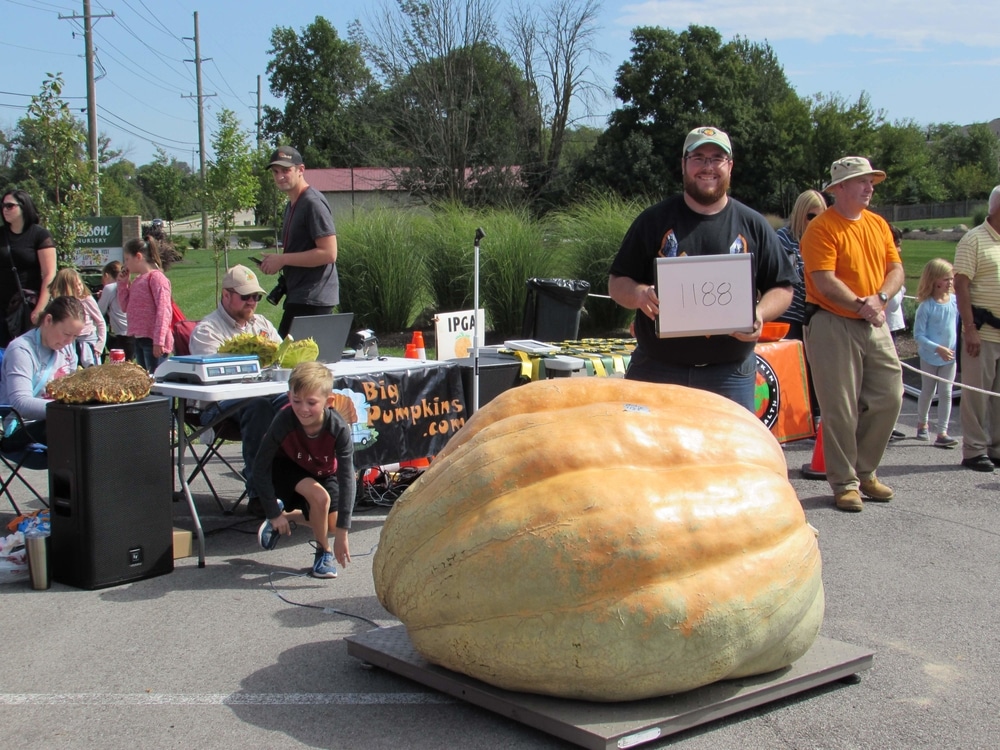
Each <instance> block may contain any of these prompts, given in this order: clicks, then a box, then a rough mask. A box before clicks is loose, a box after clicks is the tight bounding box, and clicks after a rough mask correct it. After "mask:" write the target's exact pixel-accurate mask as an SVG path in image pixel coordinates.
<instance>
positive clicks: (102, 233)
mask: <svg viewBox="0 0 1000 750" xmlns="http://www.w3.org/2000/svg"><path fill="white" fill-rule="evenodd" d="M80 221H81V223H83V224H86V229H85V230H84V231H83V232H81V233H80V234H79V235H77V238H76V257H75V258H74V262H75V263H76V265H77V266H78V267H85V266H103V265H105V264H106V263H110V262H111V261H113V260H121V259H122V219H121V217H120V216H93V217H88V218H86V219H81V220H80Z"/></svg>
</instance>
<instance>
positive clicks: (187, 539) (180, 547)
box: [174, 528, 193, 560]
mask: <svg viewBox="0 0 1000 750" xmlns="http://www.w3.org/2000/svg"><path fill="white" fill-rule="evenodd" d="M192 542H193V535H192V534H191V532H190V531H188V530H187V529H178V528H175V529H174V559H175V560H180V559H181V558H182V557H191V552H192V549H191V548H192Z"/></svg>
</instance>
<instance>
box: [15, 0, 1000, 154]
mask: <svg viewBox="0 0 1000 750" xmlns="http://www.w3.org/2000/svg"><path fill="white" fill-rule="evenodd" d="M386 1H387V0H364V1H362V0H327V1H326V2H316V1H315V0H305V1H303V0H285V1H284V2H276V1H275V0H269V1H268V2H263V1H262V0H91V12H92V13H93V14H94V16H95V17H96V16H97V15H99V14H106V13H110V12H114V14H115V17H114V18H102V19H95V21H94V30H95V44H96V46H97V57H98V60H99V62H100V68H102V69H103V71H104V73H105V75H104V76H103V78H101V79H100V80H99V81H98V83H97V103H98V118H99V129H100V130H101V132H103V133H106V134H107V135H109V136H110V137H111V140H112V144H113V145H114V147H116V148H119V149H123V150H124V151H125V154H126V156H127V158H129V159H131V160H132V161H134V162H136V163H137V164H144V163H147V162H148V161H150V160H151V159H152V157H153V154H154V150H155V146H154V143H159V144H160V145H162V146H163V147H164V148H165V150H166V151H167V153H168V154H170V155H171V156H174V157H176V158H178V159H180V160H183V161H188V162H192V159H193V158H195V160H196V154H197V141H198V127H197V108H196V104H195V101H194V99H192V98H184V97H188V96H190V95H193V94H194V93H195V92H196V86H195V73H194V66H193V65H192V64H191V63H188V62H185V60H186V59H192V58H193V57H194V47H193V42H191V41H190V39H185V37H189V38H190V37H193V36H194V12H195V11H197V12H198V16H199V19H198V20H199V29H200V37H201V56H202V58H205V59H208V61H207V62H205V64H204V66H203V78H204V88H205V93H206V94H214V96H211V97H207V98H206V112H207V118H206V129H207V132H208V133H211V130H212V128H213V127H214V124H215V119H214V118H215V113H216V112H217V111H218V109H219V108H220V107H227V108H229V109H231V110H233V111H234V112H236V113H237V115H238V116H239V117H240V118H241V120H242V121H243V123H244V124H245V125H246V127H247V129H248V130H250V129H252V126H253V123H254V119H255V111H254V110H255V107H256V98H257V97H256V88H257V76H258V75H260V76H261V81H262V87H263V91H264V96H263V101H264V103H265V104H272V105H276V106H281V104H280V102H279V101H277V100H275V99H274V98H273V97H272V96H271V95H270V94H269V92H268V91H267V75H266V66H267V62H268V55H267V50H268V48H269V46H270V44H269V39H270V34H271V30H272V29H273V28H274V27H275V26H287V27H292V28H294V29H296V30H301V29H302V28H303V27H305V26H307V25H308V24H309V23H311V22H312V20H313V19H314V18H315V17H316V16H317V15H323V16H325V17H326V18H327V19H329V20H330V22H331V23H332V24H333V26H334V27H335V28H336V29H337V31H338V33H340V35H341V36H342V37H345V38H346V36H347V30H348V24H349V23H350V21H351V20H353V19H355V18H359V19H360V20H361V21H362V23H364V21H365V20H366V18H368V17H369V14H372V13H374V12H377V11H378V10H379V9H380V8H382V7H384V6H383V3H384V2H386ZM388 2H393V0H388ZM498 5H499V6H500V7H506V5H507V3H506V2H500V3H498ZM810 5H811V6H812V7H810ZM820 5H821V4H819V3H813V4H806V3H802V2H800V1H794V2H793V1H792V0H757V2H753V3H748V2H746V0H713V1H712V2H705V1H704V0H649V1H648V2H641V3H630V2H624V3H614V2H609V1H608V0H604V5H603V10H602V14H601V24H602V31H601V33H600V35H599V42H598V45H599V49H600V51H601V52H603V53H604V55H606V56H607V60H606V62H603V63H602V62H599V61H595V62H594V63H593V64H594V67H595V70H596V71H597V72H598V74H599V77H600V78H601V79H602V81H603V83H604V85H605V86H606V88H607V89H608V90H609V91H610V88H611V86H612V84H613V82H614V71H615V69H616V68H617V66H618V65H620V64H621V63H622V62H623V61H625V60H626V59H628V56H629V52H630V42H629V31H630V30H631V29H632V28H634V27H635V26H638V25H659V26H664V27H667V28H672V29H674V30H677V31H680V30H683V29H685V28H687V26H688V25H689V24H691V23H698V24H703V25H708V26H714V27H715V28H717V29H718V30H719V31H720V33H721V34H722V35H723V38H725V39H729V38H732V37H733V36H734V35H736V34H740V35H742V36H745V37H747V38H749V39H751V40H753V41H765V40H766V41H768V42H769V43H770V44H771V46H772V47H773V48H774V50H775V53H776V54H777V56H778V60H779V61H780V63H781V64H782V66H783V67H784V69H785V74H786V75H787V77H788V80H789V82H790V83H791V84H792V86H793V87H794V88H795V89H796V91H797V92H798V93H799V94H800V95H802V96H809V95H812V94H815V93H824V94H831V93H839V94H841V95H842V96H844V97H846V98H847V99H856V98H857V97H858V96H859V95H860V94H861V92H862V91H867V92H868V94H869V95H870V97H871V102H872V105H873V106H874V107H876V108H877V109H882V110H884V112H885V114H886V115H887V117H888V118H889V119H890V120H894V121H895V120H909V119H912V120H914V121H916V122H918V123H920V124H927V123H931V122H955V123H958V124H968V123H972V122H988V121H990V120H992V119H994V118H997V117H1000V103H998V102H997V90H998V82H1000V2H996V0H990V1H989V2H984V1H982V0H971V1H970V0H967V1H965V2H962V3H960V4H954V3H945V2H941V1H940V0H906V1H897V0H876V1H875V2H872V1H871V0H869V1H868V2H855V1H854V0H844V1H843V2H841V3H839V4H832V5H830V7H820ZM82 13H83V2H82V0H74V1H73V2H71V1H70V0H0V47H2V49H3V50H4V53H5V54H4V58H5V63H6V64H5V66H4V67H5V69H6V71H7V73H8V75H7V76H6V78H5V81H4V82H3V83H0V126H3V127H4V128H6V129H8V130H9V129H10V128H11V127H12V126H13V125H14V124H15V123H16V121H17V119H18V118H19V117H20V116H21V115H22V114H23V112H24V107H25V105H26V104H27V102H28V100H29V97H30V96H31V95H32V94H35V93H37V92H38V91H39V87H40V85H41V82H42V80H43V78H44V76H45V74H46V73H52V72H57V71H58V72H62V73H63V77H64V79H65V81H66V86H65V89H64V91H63V95H64V97H65V98H66V99H67V101H68V102H69V103H70V104H71V106H73V107H74V108H77V107H79V108H80V109H81V110H82V109H83V108H84V107H85V106H86V75H85V64H84V60H83V49H84V42H83V33H82V29H83V25H82V21H77V20H67V19H66V18H65V17H68V16H73V15H76V16H82ZM60 16H62V17H63V18H62V19H61V18H60ZM209 58H210V59H209ZM98 72H100V69H99V71H98ZM614 106H615V101H614V100H613V99H611V98H608V99H607V100H606V101H605V102H603V103H598V104H597V107H596V112H597V113H598V114H599V115H606V114H607V113H608V112H610V111H611V110H612V109H613V108H614ZM80 116H81V118H83V117H85V115H83V114H82V113H81V115H80ZM593 124H596V125H601V124H603V120H601V119H600V118H598V119H597V120H595V121H594V123H593Z"/></svg>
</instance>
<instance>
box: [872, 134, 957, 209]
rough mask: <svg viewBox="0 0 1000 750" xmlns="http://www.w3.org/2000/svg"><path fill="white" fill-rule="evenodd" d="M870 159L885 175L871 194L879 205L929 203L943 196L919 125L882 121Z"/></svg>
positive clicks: (938, 175)
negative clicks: (875, 197)
mask: <svg viewBox="0 0 1000 750" xmlns="http://www.w3.org/2000/svg"><path fill="white" fill-rule="evenodd" d="M872 160H873V163H874V165H875V166H876V167H877V168H878V169H882V170H885V172H886V174H887V175H888V179H886V181H885V182H883V183H881V184H880V185H879V186H878V190H876V191H875V195H876V196H877V197H878V202H879V203H881V204H883V205H905V204H913V203H931V202H934V201H940V200H943V199H944V197H945V190H944V183H943V182H942V180H941V173H940V172H939V171H938V170H937V169H936V168H935V166H934V162H933V155H932V154H931V151H930V149H929V148H928V147H927V139H926V137H925V135H924V131H923V128H921V127H920V126H919V125H917V124H916V123H915V122H913V121H903V122H896V123H883V124H882V125H881V126H880V127H879V128H878V129H877V130H876V131H875V148H874V151H873V152H872Z"/></svg>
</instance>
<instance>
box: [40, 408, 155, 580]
mask: <svg viewBox="0 0 1000 750" xmlns="http://www.w3.org/2000/svg"><path fill="white" fill-rule="evenodd" d="M170 421H171V420H170V399H167V398H163V397H161V396H150V397H148V398H145V399H143V400H142V401H135V402H132V403H127V404H61V403H51V404H49V405H48V407H47V409H46V423H47V424H46V428H47V432H48V439H49V500H50V504H51V518H52V547H51V550H50V551H51V555H52V559H51V560H50V564H51V569H52V578H53V579H54V580H56V581H58V582H59V583H65V584H67V585H70V586H76V587H77V588H82V589H99V588H104V587H106V586H116V585H118V584H120V583H128V582H130V581H137V580H140V579H142V578H151V577H152V576H158V575H162V574H164V573H170V572H171V571H172V570H173V569H174V554H173V511H172V500H173V497H172V494H173V493H172V486H173V485H172V481H171V475H172V473H171V453H170Z"/></svg>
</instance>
